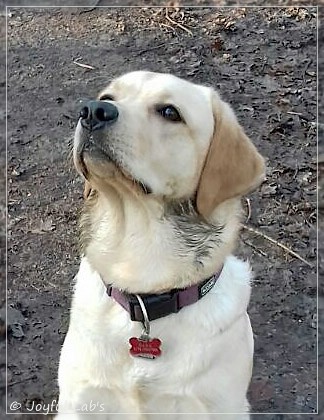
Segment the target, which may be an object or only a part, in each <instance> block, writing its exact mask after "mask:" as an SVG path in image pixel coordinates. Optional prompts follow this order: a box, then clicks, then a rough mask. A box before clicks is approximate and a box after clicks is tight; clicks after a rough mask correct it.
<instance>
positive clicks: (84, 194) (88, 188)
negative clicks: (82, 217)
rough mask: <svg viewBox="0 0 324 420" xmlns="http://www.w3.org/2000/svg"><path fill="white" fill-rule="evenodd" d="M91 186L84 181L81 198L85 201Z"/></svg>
mask: <svg viewBox="0 0 324 420" xmlns="http://www.w3.org/2000/svg"><path fill="white" fill-rule="evenodd" d="M91 190H92V188H91V184H90V182H88V181H84V188H83V198H84V199H85V200H86V199H87V198H88V197H89V195H90V193H91Z"/></svg>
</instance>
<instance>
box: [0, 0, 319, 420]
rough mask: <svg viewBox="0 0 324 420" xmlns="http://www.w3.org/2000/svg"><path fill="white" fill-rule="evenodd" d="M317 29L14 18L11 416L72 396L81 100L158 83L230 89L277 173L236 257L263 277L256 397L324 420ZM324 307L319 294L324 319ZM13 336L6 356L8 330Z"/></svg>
mask: <svg viewBox="0 0 324 420" xmlns="http://www.w3.org/2000/svg"><path fill="white" fill-rule="evenodd" d="M260 3H262V2H260ZM260 3H259V4H260ZM124 4H125V3H124ZM316 29H317V9H316V8H315V7H308V8H307V7H289V8H271V7H268V8H262V7H256V8H242V7H241V8H210V7H199V8H194V7H188V8H173V9H171V8H169V9H168V13H167V12H166V9H165V8H162V7H157V8H152V7H146V8H120V7H119V8H100V7H99V8H95V9H93V10H92V9H90V8H87V9H84V8H83V9H82V8H70V9H62V8H50V9H48V8H38V9H36V8H27V9H22V8H11V9H10V10H9V16H8V110H7V115H8V127H7V138H8V168H7V170H8V284H7V298H8V370H7V383H8V388H7V392H8V402H7V409H8V411H10V407H9V406H10V404H11V403H12V402H13V401H17V402H18V403H19V404H21V408H20V409H17V410H16V412H17V413H18V412H28V410H31V409H32V407H33V405H34V406H35V404H36V403H39V404H40V405H41V406H42V407H46V404H51V402H52V401H54V400H57V397H58V388H57V383H56V376H57V365H58V360H59V352H60V347H61V345H62V343H63V340H64V336H65V333H66V331H67V326H68V317H69V306H70V300H71V293H72V286H73V276H74V275H75V273H76V271H77V269H78V264H79V251H78V247H77V235H78V229H77V221H78V214H79V210H80V208H81V206H82V201H83V200H82V181H81V179H80V178H79V177H78V176H77V174H76V172H75V170H74V168H73V164H72V161H71V140H72V138H73V134H74V129H75V126H76V119H77V108H78V101H79V100H80V99H81V98H91V97H94V96H95V95H96V94H97V93H98V90H100V89H101V88H102V87H103V86H104V85H105V84H107V83H108V82H109V80H111V79H112V78H114V77H115V76H118V75H120V74H122V73H124V72H127V71H131V70H135V69H147V70H152V71H162V72H170V73H174V74H176V75H178V76H181V77H184V78H187V79H189V80H192V81H195V82H198V83H203V84H207V85H211V86H214V87H215V88H217V89H218V90H219V91H220V93H221V95H222V96H223V98H224V99H225V100H227V101H228V102H229V103H231V105H232V106H233V108H234V110H235V112H236V114H237V116H238V119H239V120H240V122H241V123H242V125H243V126H244V128H245V130H246V132H247V133H248V135H249V136H250V137H251V138H252V139H253V141H254V143H255V144H256V145H257V147H258V149H259V150H260V151H261V153H262V154H263V156H265V158H266V159H267V179H266V181H265V183H264V184H263V185H262V186H261V188H260V189H259V190H258V191H256V192H255V193H253V194H251V195H250V196H249V197H248V201H243V203H244V205H245V207H246V208H248V207H249V206H248V203H249V204H250V207H251V215H250V218H249V220H247V221H245V222H244V227H243V229H242V232H241V236H240V241H239V244H238V248H237V252H236V253H237V255H239V256H241V257H242V258H245V259H249V260H250V262H251V265H252V267H253V270H254V273H255V280H254V283H253V293H252V299H251V303H250V307H249V313H250V316H251V322H252V326H253V330H254V334H255V359H254V371H253V380H252V383H251V386H250V390H249V399H250V402H251V404H252V411H253V412H255V413H270V414H268V416H266V418H269V419H297V418H301V417H300V416H299V415H298V414H296V413H315V412H316V410H317V341H316V339H317V315H316V314H317V311H316V309H317V306H316V305H317V299H316V297H317V276H316V272H317V271H316V260H317V250H316V232H317V230H316V229H317V225H316V222H317V218H316V190H317V189H316V183H317V175H316V168H317V163H316V146H317V142H316V127H317V126H316V121H317V120H316V117H317V114H316V113H317V106H316V105H317V102H316V101H317V84H316V80H317V67H316V63H317V50H316V36H317V35H316ZM321 36H322V39H323V40H324V36H323V35H321ZM81 64H86V65H88V66H92V67H93V68H92V69H90V68H85V67H81ZM0 87H1V88H2V89H3V88H4V87H5V82H4V76H1V80H0ZM0 125H1V128H2V129H3V130H4V129H5V113H4V112H1V114H0ZM321 129H322V128H321ZM321 133H322V131H321ZM320 147H322V146H320ZM321 150H322V149H320V151H321ZM2 151H3V149H2ZM320 156H321V155H320ZM323 161H324V160H323ZM1 182H2V178H1ZM1 187H3V188H4V183H2V184H1ZM322 198H323V197H322ZM322 198H321V197H320V200H322V201H320V207H321V206H322V205H323V199H322ZM321 203H322V204H321ZM1 210H2V211H3V215H4V214H5V210H4V207H1ZM247 212H248V211H247ZM269 237H270V238H272V239H273V240H274V241H275V242H273V241H272V240H270V239H269ZM2 238H3V236H2ZM281 244H282V245H285V246H286V247H287V248H288V250H287V249H286V250H285V249H283V248H282V247H281ZM321 246H322V247H323V245H321ZM289 250H290V251H293V252H295V253H296V254H295V256H294V255H292V254H291V252H289ZM320 264H321V266H322V260H320ZM323 296H324V288H322V289H321V288H320V290H319V304H320V308H323V307H324V305H323V302H324V298H323ZM1 303H2V309H1V310H0V317H1V319H2V320H3V319H4V314H5V310H4V308H5V304H4V299H2V301H1ZM0 334H1V336H2V340H1V341H0V345H1V346H2V348H4V342H5V341H4V336H5V327H4V324H3V323H2V324H0ZM0 367H1V372H2V376H3V377H4V375H5V373H4V372H5V364H4V363H3V364H1V365H0ZM3 398H4V397H3ZM3 406H5V401H4V399H3ZM42 411H43V410H42ZM12 412H13V411H12ZM271 413H272V414H271ZM275 413H292V414H290V415H289V414H285V415H282V414H275ZM259 417H260V419H261V418H262V419H263V418H264V417H263V416H262V417H261V416H258V415H256V416H255V418H259ZM306 417H307V418H309V419H313V418H315V414H310V415H309V416H306ZM19 418H20V417H19ZM29 418H30V417H29ZM32 418H36V416H35V414H33V415H32ZM303 418H305V417H304V416H303Z"/></svg>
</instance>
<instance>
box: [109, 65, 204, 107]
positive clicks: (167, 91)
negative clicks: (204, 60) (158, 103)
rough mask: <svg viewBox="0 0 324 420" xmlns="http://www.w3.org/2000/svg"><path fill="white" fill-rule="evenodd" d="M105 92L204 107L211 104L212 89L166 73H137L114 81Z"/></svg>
mask: <svg viewBox="0 0 324 420" xmlns="http://www.w3.org/2000/svg"><path fill="white" fill-rule="evenodd" d="M105 91H113V92H114V93H116V94H117V95H118V94H120V95H122V96H124V95H127V96H128V97H130V96H134V97H139V96H149V97H152V96H156V98H159V99H160V100H163V99H165V100H167V99H172V98H176V99H178V100H182V101H184V102H185V103H187V102H188V101H190V102H194V103H197V101H198V102H199V103H197V105H200V106H203V105H204V103H205V104H206V105H208V104H209V103H210V88H207V87H205V86H201V85H197V84H194V83H191V82H189V81H187V80H184V79H181V78H179V77H176V76H173V75H171V74H166V73H154V72H147V71H135V72H131V73H126V74H124V75H123V76H120V77H118V78H117V79H115V80H113V81H112V82H111V83H110V84H109V85H108V86H107V88H106V89H104V92H105Z"/></svg>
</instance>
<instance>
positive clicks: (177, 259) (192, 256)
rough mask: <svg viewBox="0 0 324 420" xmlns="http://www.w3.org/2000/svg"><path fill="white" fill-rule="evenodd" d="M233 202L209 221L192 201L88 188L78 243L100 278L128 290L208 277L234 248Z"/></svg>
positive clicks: (158, 289) (236, 210) (174, 285)
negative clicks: (104, 192) (198, 211)
mask: <svg viewBox="0 0 324 420" xmlns="http://www.w3.org/2000/svg"><path fill="white" fill-rule="evenodd" d="M239 208H240V206H239V203H238V202H237V201H232V202H230V203H227V204H226V203H225V205H224V206H223V208H221V206H220V208H219V209H217V211H216V212H215V215H213V219H212V221H210V222H207V221H206V220H204V219H203V218H202V217H201V216H200V215H199V214H197V212H196V210H195V207H194V205H193V202H192V201H191V200H186V201H182V202H175V201H169V202H165V201H164V200H162V199H161V200H159V199H156V198H154V197H153V196H152V197H149V196H148V197H144V198H143V196H141V195H135V196H134V195H133V196H129V195H127V194H120V191H117V190H116V189H113V188H112V189H111V191H110V192H109V194H108V195H107V194H102V193H97V192H95V193H93V194H92V196H91V197H90V199H89V200H88V201H87V203H86V205H85V209H84V212H83V216H82V218H81V247H82V253H83V254H85V255H86V256H87V258H88V260H89V262H90V264H91V265H92V267H93V268H94V269H95V270H97V271H98V272H99V274H100V275H101V277H102V279H103V281H104V282H105V283H106V284H108V283H112V284H113V285H115V286H116V287H119V288H121V289H123V290H126V291H128V292H130V293H156V292H162V291H166V290H170V289H173V288H182V287H187V286H189V285H192V284H195V283H198V282H200V281H202V280H203V279H205V278H207V277H209V276H211V275H212V274H213V273H214V272H216V271H217V270H219V268H220V267H221V266H222V264H223V262H224V259H225V257H226V256H227V255H228V254H230V253H231V252H232V250H233V247H234V242H235V239H236V233H237V231H238V226H239V217H238V216H239Z"/></svg>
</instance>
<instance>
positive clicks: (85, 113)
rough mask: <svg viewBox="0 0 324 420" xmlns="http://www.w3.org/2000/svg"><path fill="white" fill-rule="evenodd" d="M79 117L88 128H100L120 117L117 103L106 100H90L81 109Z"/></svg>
mask: <svg viewBox="0 0 324 420" xmlns="http://www.w3.org/2000/svg"><path fill="white" fill-rule="evenodd" d="M79 117H80V118H81V124H82V126H83V127H84V128H87V129H88V130H93V131H94V130H99V129H101V128H103V127H104V126H105V125H106V124H107V123H113V122H115V121H116V120H117V118H118V109H117V107H116V106H115V105H113V104H112V103H110V102H105V101H89V102H87V103H86V105H85V106H84V107H83V108H82V109H81V111H80V114H79Z"/></svg>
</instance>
